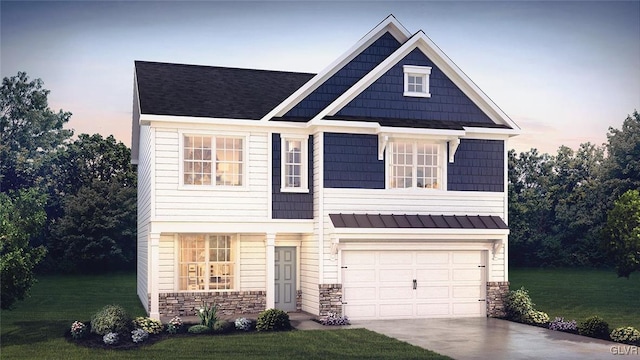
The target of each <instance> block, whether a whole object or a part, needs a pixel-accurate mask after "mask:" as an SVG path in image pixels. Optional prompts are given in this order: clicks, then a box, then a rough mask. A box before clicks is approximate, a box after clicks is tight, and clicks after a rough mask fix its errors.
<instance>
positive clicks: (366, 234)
mask: <svg viewBox="0 0 640 360" xmlns="http://www.w3.org/2000/svg"><path fill="white" fill-rule="evenodd" d="M507 235H509V229H425V228H334V231H333V232H332V234H331V236H335V237H336V238H337V239H338V243H342V242H345V241H363V240H366V241H376V240H379V241H383V242H384V241H388V242H389V243H393V242H397V241H400V240H412V241H418V242H420V241H424V240H454V239H458V240H461V241H476V240H487V241H489V240H490V241H493V240H502V239H504V238H505V237H506V236H507Z"/></svg>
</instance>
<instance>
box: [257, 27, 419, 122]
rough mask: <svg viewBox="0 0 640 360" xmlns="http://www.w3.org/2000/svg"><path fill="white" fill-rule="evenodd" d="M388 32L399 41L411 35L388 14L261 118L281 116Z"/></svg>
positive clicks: (265, 119) (266, 119)
mask: <svg viewBox="0 0 640 360" xmlns="http://www.w3.org/2000/svg"><path fill="white" fill-rule="evenodd" d="M387 31H388V32H389V33H390V34H391V35H392V36H393V37H394V38H396V40H398V42H399V43H401V44H402V43H403V42H405V41H407V39H408V38H409V37H410V36H411V33H410V32H409V31H407V29H405V28H404V26H402V24H400V22H398V20H397V19H396V18H395V17H394V16H393V15H389V16H387V18H385V19H384V20H383V21H382V22H381V23H380V24H378V25H377V26H376V27H375V28H373V29H372V30H371V31H369V32H368V33H367V34H366V35H365V36H364V37H362V39H360V40H359V41H358V42H357V43H356V44H355V45H353V46H352V47H351V48H350V49H349V50H347V51H346V52H345V53H344V54H342V55H341V56H340V57H339V58H337V59H336V60H334V61H333V62H332V63H331V64H329V66H327V67H326V68H325V69H324V70H322V71H321V72H319V73H318V74H317V75H316V76H314V77H313V78H311V80H309V81H308V82H307V83H306V84H304V85H303V86H302V87H300V88H299V89H298V90H296V91H295V92H294V93H293V94H291V95H290V96H289V97H287V98H286V99H285V100H284V101H282V102H281V103H280V104H278V105H277V106H276V107H275V108H274V109H273V110H271V111H269V112H268V113H267V114H266V115H265V116H264V117H263V118H262V119H261V120H262V121H268V120H270V119H271V118H273V117H274V116H282V115H284V114H286V113H287V112H288V111H289V110H291V109H292V108H293V107H294V106H295V105H297V104H298V103H299V102H300V101H302V100H303V99H304V98H305V97H307V96H308V95H309V94H311V93H312V92H313V91H314V90H316V89H317V88H318V87H319V86H320V85H322V84H323V83H324V82H325V81H327V79H329V78H330V77H331V76H333V75H334V74H335V73H337V72H338V71H339V70H340V69H342V68H343V67H344V66H345V65H346V64H347V63H349V62H350V61H351V60H353V59H354V58H355V57H356V56H358V55H359V54H360V53H361V52H362V51H363V50H364V49H366V48H367V47H369V46H370V45H371V44H373V43H374V42H375V41H376V40H378V38H379V37H380V36H382V35H384V33H386V32H387Z"/></svg>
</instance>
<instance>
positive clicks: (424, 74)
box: [402, 65, 431, 97]
mask: <svg viewBox="0 0 640 360" xmlns="http://www.w3.org/2000/svg"><path fill="white" fill-rule="evenodd" d="M402 70H403V71H404V96H415V97H431V93H430V92H429V75H431V67H429V66H415V65H404V66H403V67H402Z"/></svg>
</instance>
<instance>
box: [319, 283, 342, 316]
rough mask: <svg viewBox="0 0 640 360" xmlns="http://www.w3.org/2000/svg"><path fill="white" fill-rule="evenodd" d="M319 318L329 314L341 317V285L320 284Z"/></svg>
mask: <svg viewBox="0 0 640 360" xmlns="http://www.w3.org/2000/svg"><path fill="white" fill-rule="evenodd" d="M318 289H319V293H320V298H319V300H320V316H327V315H328V314H329V313H330V312H332V313H335V314H338V316H342V284H320V285H318Z"/></svg>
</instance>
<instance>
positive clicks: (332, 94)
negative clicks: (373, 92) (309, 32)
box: [285, 32, 400, 119]
mask: <svg viewBox="0 0 640 360" xmlns="http://www.w3.org/2000/svg"><path fill="white" fill-rule="evenodd" d="M399 47H400V43H399V42H398V41H397V40H396V39H395V38H394V37H393V36H392V35H391V34H389V33H388V32H387V33H385V34H384V35H382V36H381V37H380V38H378V40H376V41H375V42H374V43H373V44H371V45H370V46H369V47H367V48H366V49H364V50H363V51H362V52H361V53H360V54H359V55H358V56H356V57H355V58H354V59H353V60H351V61H350V62H349V63H348V64H346V65H345V66H344V67H343V68H342V69H340V70H339V71H338V72H337V73H335V74H334V75H333V76H332V77H331V78H329V79H327V81H325V82H324V83H323V84H322V85H320V86H319V87H318V88H317V89H316V90H315V91H314V92H312V93H311V94H309V96H307V97H306V98H305V99H304V100H302V101H301V102H300V103H299V104H297V105H296V106H295V107H293V108H292V109H291V110H289V112H287V113H286V114H285V117H303V118H309V119H310V118H312V117H313V116H315V115H316V114H318V113H319V112H320V110H322V109H324V108H325V107H327V106H328V105H329V104H331V102H333V101H334V100H335V99H337V98H338V96H340V95H342V93H344V92H345V91H346V90H347V89H349V88H350V87H351V86H353V84H355V83H356V82H357V81H358V80H360V79H361V78H362V77H363V76H364V75H366V74H367V73H368V72H369V71H371V70H372V69H373V68H374V67H376V66H377V65H378V64H380V63H381V62H382V61H383V60H384V59H386V58H387V57H388V56H389V55H391V54H392V53H393V52H394V51H396V50H397V49H398V48H399Z"/></svg>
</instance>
